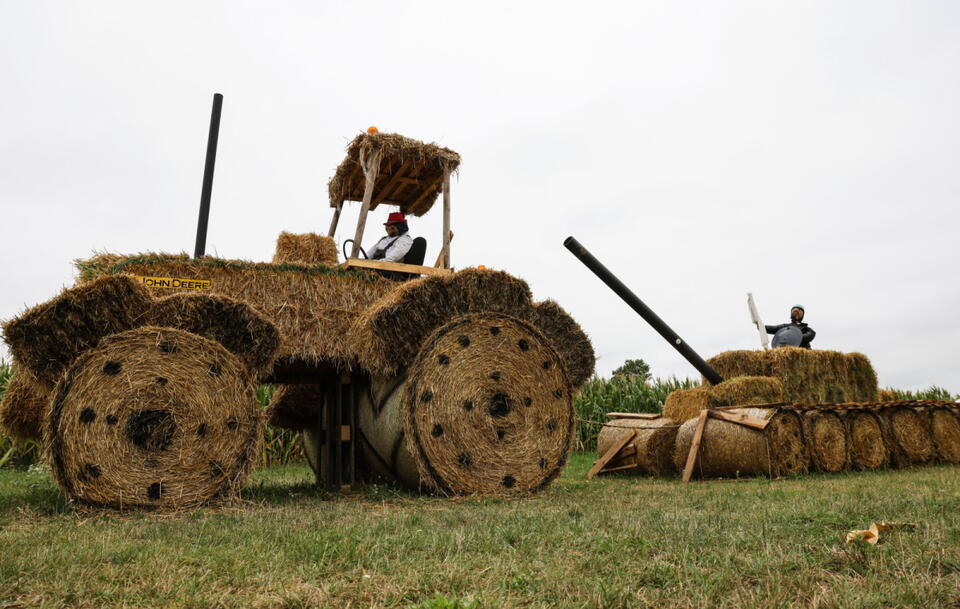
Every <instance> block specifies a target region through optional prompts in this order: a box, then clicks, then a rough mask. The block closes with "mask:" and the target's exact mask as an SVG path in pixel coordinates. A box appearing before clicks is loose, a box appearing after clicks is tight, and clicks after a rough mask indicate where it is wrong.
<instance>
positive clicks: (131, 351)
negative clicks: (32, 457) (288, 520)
mask: <svg viewBox="0 0 960 609" xmlns="http://www.w3.org/2000/svg"><path fill="white" fill-rule="evenodd" d="M261 442H262V414H261V410H260V407H259V406H258V405H257V403H256V400H255V388H254V384H253V382H252V379H251V377H250V374H249V372H248V370H247V369H246V367H245V366H244V365H243V364H242V363H241V362H240V360H239V359H237V357H236V356H234V355H233V354H232V353H230V352H229V351H227V350H226V349H225V348H224V347H223V346H221V345H220V344H218V343H216V342H213V341H211V340H208V339H205V338H202V337H199V336H197V335H194V334H190V333H187V332H183V331H181V330H173V329H169V328H155V327H143V328H138V329H135V330H129V331H127V332H123V333H120V334H117V335H114V336H110V337H108V338H106V339H104V340H103V341H102V342H101V344H100V345H99V346H98V347H97V348H96V349H93V350H90V351H88V352H86V353H84V354H83V355H81V356H80V358H78V359H77V361H76V362H74V363H73V365H72V366H71V367H70V369H69V370H68V372H67V374H66V375H65V376H64V378H63V379H62V380H61V381H60V383H59V384H58V385H57V388H56V390H55V396H54V398H53V401H52V407H51V413H50V419H49V422H48V426H47V428H46V438H45V444H46V446H47V448H48V459H49V461H50V466H51V469H52V470H53V474H54V477H55V479H56V481H57V483H58V484H59V485H60V487H61V488H62V489H63V491H64V492H65V493H66V495H67V496H68V497H70V498H71V499H72V500H74V501H75V502H76V503H78V504H80V505H82V506H89V507H107V508H114V509H159V510H177V509H182V508H190V507H194V506H197V505H201V504H204V503H206V502H208V501H210V500H212V499H215V498H217V497H222V496H228V495H231V494H232V493H234V492H235V491H236V489H237V488H238V487H239V486H240V485H241V483H242V482H243V480H244V479H245V477H246V475H247V473H248V471H249V470H250V468H251V466H252V465H253V460H254V458H255V456H256V455H258V454H259V446H260V443H261Z"/></svg>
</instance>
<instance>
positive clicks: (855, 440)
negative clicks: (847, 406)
mask: <svg viewBox="0 0 960 609" xmlns="http://www.w3.org/2000/svg"><path fill="white" fill-rule="evenodd" d="M844 419H845V423H846V430H847V450H848V452H849V454H850V467H851V468H854V469H876V468H878V467H883V466H884V465H886V464H887V460H888V459H889V456H890V453H889V450H888V449H887V444H886V441H885V439H884V433H883V423H882V421H881V420H880V417H879V416H878V415H877V414H876V413H874V412H870V411H868V410H849V411H847V412H846V415H845V416H844Z"/></svg>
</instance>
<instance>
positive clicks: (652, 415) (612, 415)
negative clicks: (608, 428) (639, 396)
mask: <svg viewBox="0 0 960 609" xmlns="http://www.w3.org/2000/svg"><path fill="white" fill-rule="evenodd" d="M604 416H606V417H607V418H608V419H645V420H652V419H659V418H661V417H663V415H662V414H660V413H658V412H608V413H607V414H606V415H604Z"/></svg>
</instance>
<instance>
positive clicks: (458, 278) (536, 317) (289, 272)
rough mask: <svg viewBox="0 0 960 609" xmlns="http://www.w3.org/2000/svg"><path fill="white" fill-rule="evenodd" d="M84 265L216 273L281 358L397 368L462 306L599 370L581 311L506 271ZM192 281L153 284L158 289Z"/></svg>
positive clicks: (96, 260)
mask: <svg viewBox="0 0 960 609" xmlns="http://www.w3.org/2000/svg"><path fill="white" fill-rule="evenodd" d="M331 241H332V240H331ZM284 258H285V259H288V260H289V259H290V258H289V257H287V256H285V257H284ZM76 265H77V268H78V269H79V278H78V283H79V284H86V283H89V282H91V281H92V280H95V279H97V278H98V277H103V276H108V275H118V274H122V275H133V276H139V277H164V278H180V279H191V280H206V281H209V282H210V284H209V288H208V289H206V290H204V291H203V293H206V294H211V295H221V296H227V297H230V298H232V299H235V300H239V301H241V302H245V303H247V304H249V305H250V306H252V307H253V308H254V309H255V310H256V311H257V312H258V313H259V314H260V315H262V316H263V317H264V318H265V319H267V320H268V321H270V322H271V323H272V324H273V325H274V326H275V327H276V329H277V330H278V332H279V339H280V345H279V348H278V350H277V362H278V366H282V365H286V364H291V365H301V364H302V365H306V366H316V367H322V368H331V369H336V370H353V369H360V370H366V371H367V372H369V373H371V374H374V375H377V376H390V375H393V374H397V373H399V372H401V371H402V370H403V369H405V368H406V367H407V366H408V365H409V364H410V363H411V362H412V361H413V358H414V357H415V356H416V354H417V352H418V351H419V347H420V344H421V342H422V340H423V339H424V338H425V337H426V336H428V335H429V334H430V333H431V332H432V331H433V330H434V329H436V328H438V327H440V326H441V325H443V324H445V323H447V322H449V321H450V320H452V319H453V318H455V317H457V316H460V315H465V314H469V313H478V312H497V313H503V314H507V315H510V316H513V317H516V318H517V319H520V320H523V321H526V322H529V323H533V324H534V325H535V326H536V327H537V328H538V329H539V330H540V331H541V332H542V333H543V334H544V336H546V338H547V339H548V340H549V341H550V342H551V343H552V346H553V347H554V349H556V351H557V353H558V355H559V356H560V358H561V360H562V361H563V363H564V366H565V367H566V369H567V374H568V377H569V379H570V382H571V385H573V387H574V388H578V387H579V386H580V385H582V384H583V383H584V382H585V381H586V380H587V379H589V378H590V376H591V375H592V374H593V370H594V364H595V356H594V351H593V347H592V345H591V343H590V340H589V338H588V337H587V336H586V334H585V333H584V332H583V330H582V329H581V328H580V326H579V325H578V324H577V323H576V321H574V320H573V318H572V317H570V315H569V314H568V313H567V312H566V311H564V310H563V308H562V307H560V306H559V305H558V304H557V303H555V302H553V301H550V300H547V301H543V302H534V301H533V300H532V297H531V293H530V288H529V287H528V286H527V283H526V282H525V281H523V280H522V279H519V278H516V277H513V276H511V275H509V274H508V273H505V272H503V271H495V270H488V269H482V270H481V269H473V268H470V269H465V270H462V271H458V272H456V273H453V274H451V275H447V276H429V277H422V278H419V279H413V280H410V281H404V282H397V281H392V280H389V279H385V278H383V277H381V276H380V275H378V274H376V273H373V272H369V271H364V270H359V269H342V268H339V267H337V266H335V265H334V264H332V263H331V262H323V263H318V264H301V263H293V262H281V263H257V262H248V261H243V260H223V259H217V258H211V257H205V258H200V259H194V258H191V257H190V256H189V255H187V254H152V253H148V254H137V255H131V256H122V255H116V254H100V255H96V256H94V257H92V258H90V259H87V260H78V261H76ZM183 291H184V290H181V289H177V288H157V287H153V288H149V292H150V293H151V296H152V297H153V298H160V297H163V296H169V295H171V294H175V293H177V292H183Z"/></svg>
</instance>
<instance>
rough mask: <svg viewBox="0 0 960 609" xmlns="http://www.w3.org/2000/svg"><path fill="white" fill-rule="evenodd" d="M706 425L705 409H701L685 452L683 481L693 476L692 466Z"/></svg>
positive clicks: (698, 452)
mask: <svg viewBox="0 0 960 609" xmlns="http://www.w3.org/2000/svg"><path fill="white" fill-rule="evenodd" d="M706 425H707V411H706V410H701V411H700V416H699V417H698V418H697V427H696V429H694V430H693V442H691V443H690V452H689V453H687V465H686V467H684V468H683V478H682V480H683V482H690V478H691V477H692V476H693V468H694V466H695V465H696V464H697V456H698V455H699V454H700V441H701V440H702V439H703V428H704V427H705V426H706Z"/></svg>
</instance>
